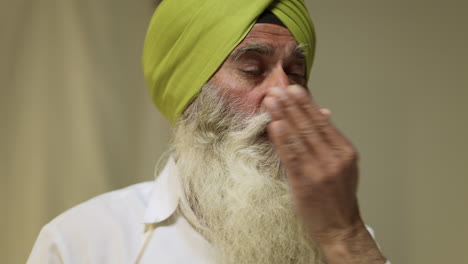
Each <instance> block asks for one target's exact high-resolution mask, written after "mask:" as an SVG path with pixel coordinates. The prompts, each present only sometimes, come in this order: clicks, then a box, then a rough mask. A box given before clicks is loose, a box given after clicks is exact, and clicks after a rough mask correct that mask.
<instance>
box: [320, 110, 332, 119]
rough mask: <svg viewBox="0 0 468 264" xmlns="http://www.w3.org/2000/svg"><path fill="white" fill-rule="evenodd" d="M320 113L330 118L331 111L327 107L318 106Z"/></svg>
mask: <svg viewBox="0 0 468 264" xmlns="http://www.w3.org/2000/svg"><path fill="white" fill-rule="evenodd" d="M319 111H320V113H322V114H323V115H325V116H326V117H327V118H328V119H330V115H331V111H330V109H328V108H320V109H319Z"/></svg>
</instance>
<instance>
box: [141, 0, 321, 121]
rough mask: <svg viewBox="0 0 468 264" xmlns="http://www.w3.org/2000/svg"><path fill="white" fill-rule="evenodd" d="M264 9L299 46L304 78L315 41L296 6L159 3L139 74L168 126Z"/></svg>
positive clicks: (248, 1) (252, 0) (239, 0)
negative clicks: (301, 46) (303, 58)
mask: <svg viewBox="0 0 468 264" xmlns="http://www.w3.org/2000/svg"><path fill="white" fill-rule="evenodd" d="M266 9H269V10H270V11H271V12H272V13H273V14H275V15H276V16H277V17H278V18H279V19H280V20H281V21H282V22H283V23H284V24H285V25H286V27H287V28H288V29H289V30H290V31H291V33H292V34H293V36H294V37H295V38H296V40H297V42H298V43H300V44H305V50H306V65H307V71H306V72H307V77H308V75H309V72H310V69H311V66H312V61H313V56H314V50H315V35H314V29H313V25H312V22H311V20H310V17H309V13H308V11H307V9H306V7H305V5H304V2H303V1H302V0H284V1H273V0H163V1H162V2H161V4H160V5H159V7H158V8H157V9H156V11H155V13H154V15H153V17H152V19H151V21H150V25H149V28H148V32H147V35H146V39H145V44H144V49H143V71H144V75H145V79H146V83H147V85H148V88H149V90H150V94H151V96H152V99H153V102H154V104H155V105H156V106H157V108H158V109H159V110H160V111H161V113H162V114H163V115H164V116H165V117H166V118H167V119H168V120H169V122H170V123H171V124H172V125H174V124H175V123H176V121H177V118H178V117H179V116H180V115H181V114H182V112H183V111H184V110H185V108H186V107H187V105H188V104H190V102H191V101H192V100H193V99H194V98H195V97H196V96H197V94H198V93H199V92H200V89H201V88H202V86H203V85H204V84H205V83H206V82H207V81H208V80H209V79H210V78H211V76H212V75H213V74H214V73H215V72H216V71H217V69H218V68H219V67H220V66H221V65H222V63H223V62H224V60H225V59H226V58H227V57H228V56H229V54H230V53H231V52H232V50H234V49H235V47H236V46H237V45H238V44H239V43H240V42H242V40H243V39H244V38H245V36H246V35H247V34H248V33H249V31H250V29H251V28H252V27H253V25H254V24H255V21H256V19H257V18H258V16H259V15H260V14H262V12H263V11H265V10H266Z"/></svg>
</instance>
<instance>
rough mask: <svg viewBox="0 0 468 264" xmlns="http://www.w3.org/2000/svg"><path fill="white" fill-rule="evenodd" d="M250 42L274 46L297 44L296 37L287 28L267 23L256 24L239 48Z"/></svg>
mask: <svg viewBox="0 0 468 264" xmlns="http://www.w3.org/2000/svg"><path fill="white" fill-rule="evenodd" d="M249 43H268V44H271V45H273V46H295V45H297V41H296V39H295V38H294V36H293V35H292V34H291V32H290V31H289V30H288V29H287V28H285V27H282V26H279V25H274V24H267V23H259V24H255V25H254V26H253V27H252V30H250V32H249V33H248V34H247V36H246V37H245V39H244V40H243V41H242V42H241V43H240V44H239V45H238V47H237V48H242V47H243V46H245V45H247V44H249Z"/></svg>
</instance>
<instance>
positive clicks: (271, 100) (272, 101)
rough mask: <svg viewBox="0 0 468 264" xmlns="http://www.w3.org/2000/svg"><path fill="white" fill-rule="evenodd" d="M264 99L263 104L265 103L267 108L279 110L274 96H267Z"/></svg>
mask: <svg viewBox="0 0 468 264" xmlns="http://www.w3.org/2000/svg"><path fill="white" fill-rule="evenodd" d="M264 100H265V101H264V104H265V106H266V107H267V109H268V110H270V111H274V112H277V111H279V109H280V105H279V103H278V101H277V100H276V98H274V97H272V96H267V97H266V98H265V99H264Z"/></svg>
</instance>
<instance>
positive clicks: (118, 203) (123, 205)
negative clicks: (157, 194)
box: [49, 182, 154, 227]
mask: <svg viewBox="0 0 468 264" xmlns="http://www.w3.org/2000/svg"><path fill="white" fill-rule="evenodd" d="M153 184H154V183H153V182H143V183H139V184H135V185H131V186H128V187H126V188H123V189H120V190H115V191H112V192H108V193H104V194H101V195H99V196H96V197H94V198H92V199H90V200H88V201H85V202H83V203H81V204H79V205H77V206H75V207H73V208H71V209H69V210H67V211H65V212H64V213H62V214H60V215H59V216H57V217H56V218H55V219H54V220H52V221H51V222H50V223H49V225H55V226H57V227H64V226H66V225H67V224H68V223H73V222H74V221H75V220H77V219H79V220H80V221H79V222H80V223H83V221H93V222H97V221H103V220H110V219H112V220H113V221H117V220H118V219H122V218H120V217H119V216H122V217H123V218H124V219H125V218H128V217H136V218H139V219H140V220H139V221H141V219H142V217H143V213H144V210H145V208H146V205H147V204H148V199H149V196H150V193H151V190H152V187H153Z"/></svg>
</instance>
